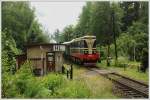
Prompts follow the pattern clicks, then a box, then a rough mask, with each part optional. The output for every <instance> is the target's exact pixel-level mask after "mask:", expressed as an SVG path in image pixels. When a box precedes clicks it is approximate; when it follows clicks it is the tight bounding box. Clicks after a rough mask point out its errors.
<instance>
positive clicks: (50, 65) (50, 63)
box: [46, 52, 55, 72]
mask: <svg viewBox="0 0 150 100" xmlns="http://www.w3.org/2000/svg"><path fill="white" fill-rule="evenodd" d="M46 66H47V68H46V69H47V72H51V71H55V54H54V52H47V53H46Z"/></svg>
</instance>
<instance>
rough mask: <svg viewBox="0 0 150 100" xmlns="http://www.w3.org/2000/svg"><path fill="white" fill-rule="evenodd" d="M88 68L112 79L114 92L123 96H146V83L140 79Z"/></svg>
mask: <svg viewBox="0 0 150 100" xmlns="http://www.w3.org/2000/svg"><path fill="white" fill-rule="evenodd" d="M88 69H89V70H92V71H95V72H97V73H99V74H100V75H103V76H104V77H106V78H108V79H110V80H112V81H113V82H114V83H115V84H114V86H115V90H116V92H119V93H121V94H122V95H121V96H123V97H125V98H148V85H147V84H145V83H143V82H141V81H137V80H134V79H131V78H129V77H126V76H123V75H120V74H118V73H116V72H111V71H107V70H100V69H98V68H88Z"/></svg>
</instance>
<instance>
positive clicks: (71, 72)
mask: <svg viewBox="0 0 150 100" xmlns="http://www.w3.org/2000/svg"><path fill="white" fill-rule="evenodd" d="M70 79H73V67H72V65H71V69H70Z"/></svg>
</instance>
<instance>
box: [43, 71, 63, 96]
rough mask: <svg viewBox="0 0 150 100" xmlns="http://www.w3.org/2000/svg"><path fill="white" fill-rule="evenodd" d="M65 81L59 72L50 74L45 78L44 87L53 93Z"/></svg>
mask: <svg viewBox="0 0 150 100" xmlns="http://www.w3.org/2000/svg"><path fill="white" fill-rule="evenodd" d="M62 83H63V77H62V75H59V74H49V75H47V76H46V77H44V78H43V84H44V87H45V88H47V89H49V90H50V91H51V93H52V94H54V92H55V91H56V89H57V88H58V87H60V85H61V84H62Z"/></svg>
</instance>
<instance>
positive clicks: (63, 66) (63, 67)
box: [62, 66, 64, 74]
mask: <svg viewBox="0 0 150 100" xmlns="http://www.w3.org/2000/svg"><path fill="white" fill-rule="evenodd" d="M62 73H63V74H64V66H62Z"/></svg>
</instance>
